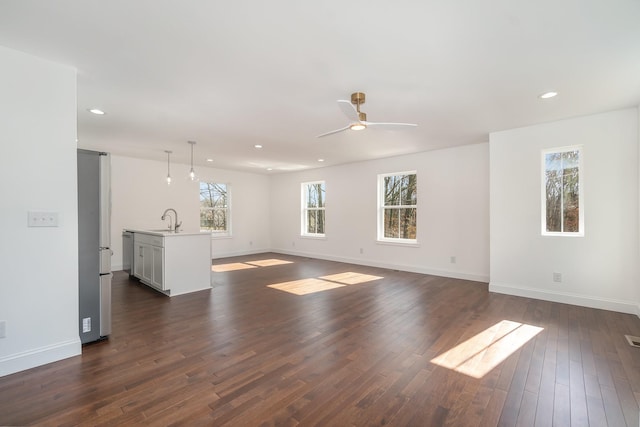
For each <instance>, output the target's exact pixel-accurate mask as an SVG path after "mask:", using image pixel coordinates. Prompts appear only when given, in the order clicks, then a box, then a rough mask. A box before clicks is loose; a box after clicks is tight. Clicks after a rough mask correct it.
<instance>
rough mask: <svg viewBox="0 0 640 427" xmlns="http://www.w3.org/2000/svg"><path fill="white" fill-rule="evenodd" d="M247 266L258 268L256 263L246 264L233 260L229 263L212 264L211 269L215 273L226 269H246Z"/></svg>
mask: <svg viewBox="0 0 640 427" xmlns="http://www.w3.org/2000/svg"><path fill="white" fill-rule="evenodd" d="M247 268H258V267H256V266H255V265H249V264H245V263H243V262H232V263H229V264H217V265H212V266H211V271H213V272H215V273H223V272H225V271H236V270H246V269H247Z"/></svg>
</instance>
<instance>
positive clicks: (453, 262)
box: [449, 255, 456, 264]
mask: <svg viewBox="0 0 640 427" xmlns="http://www.w3.org/2000/svg"><path fill="white" fill-rule="evenodd" d="M449 262H451V264H455V263H456V257H455V255H451V257H449Z"/></svg>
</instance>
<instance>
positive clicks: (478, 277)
mask: <svg viewBox="0 0 640 427" xmlns="http://www.w3.org/2000/svg"><path fill="white" fill-rule="evenodd" d="M271 252H275V253H281V254H286V255H294V256H303V257H309V258H316V259H323V260H326V261H336V262H345V263H349V264H356V265H366V266H368V267H378V268H386V269H389V270H400V271H408V272H410V273H419V274H429V275H432V276H440V277H451V278H453V279H462V280H471V281H474V282H483V283H487V282H489V276H485V275H482V274H473V273H462V272H458V271H449V270H436V269H431V268H424V267H419V266H415V265H405V264H390V263H384V262H376V261H371V260H364V259H359V258H348V257H339V256H332V255H323V254H317V253H305V252H300V251H287V250H280V249H272V250H271Z"/></svg>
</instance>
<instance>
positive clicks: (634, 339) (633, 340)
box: [625, 335, 640, 348]
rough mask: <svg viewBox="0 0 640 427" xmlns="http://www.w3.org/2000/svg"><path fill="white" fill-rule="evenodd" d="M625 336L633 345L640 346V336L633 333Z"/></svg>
mask: <svg viewBox="0 0 640 427" xmlns="http://www.w3.org/2000/svg"><path fill="white" fill-rule="evenodd" d="M625 337H626V338H627V341H629V345H630V346H631V347H637V348H640V337H634V336H633V335H625Z"/></svg>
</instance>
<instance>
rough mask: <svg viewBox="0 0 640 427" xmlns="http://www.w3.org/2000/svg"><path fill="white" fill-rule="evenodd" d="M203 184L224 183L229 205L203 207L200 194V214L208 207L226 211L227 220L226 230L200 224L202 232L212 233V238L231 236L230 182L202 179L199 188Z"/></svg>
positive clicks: (212, 209) (213, 209)
mask: <svg viewBox="0 0 640 427" xmlns="http://www.w3.org/2000/svg"><path fill="white" fill-rule="evenodd" d="M202 184H214V185H224V186H225V188H226V193H227V194H226V198H227V205H226V207H223V208H216V207H211V208H203V207H202V201H201V200H200V195H198V200H199V203H200V206H199V208H200V214H202V210H203V209H207V210H211V211H214V212H215V211H224V212H225V220H226V226H227V228H226V230H209V229H206V228H202V224H199V227H200V232H202V233H211V237H212V238H226V237H231V184H230V183H228V182H218V181H208V180H202V181H200V183H199V184H198V188H199V189H200V185H202Z"/></svg>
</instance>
